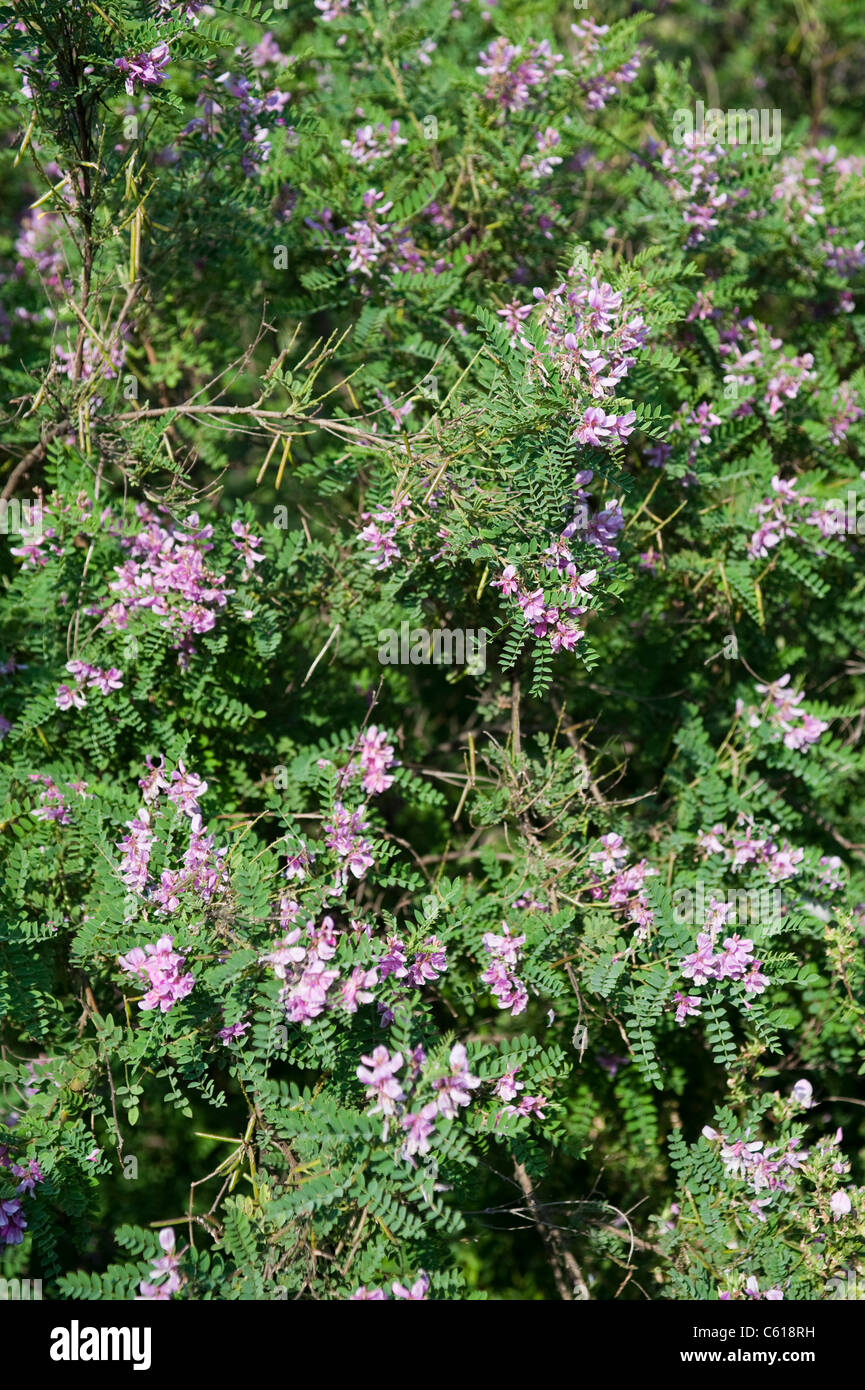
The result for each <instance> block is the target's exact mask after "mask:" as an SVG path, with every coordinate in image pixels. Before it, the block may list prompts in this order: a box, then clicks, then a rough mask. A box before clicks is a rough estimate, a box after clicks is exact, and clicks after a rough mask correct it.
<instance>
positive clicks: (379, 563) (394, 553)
mask: <svg viewBox="0 0 865 1390" xmlns="http://www.w3.org/2000/svg"><path fill="white" fill-rule="evenodd" d="M408 506H410V498H409V497H408V496H407V495H406V496H403V497H401V498H400V499H399V500H398V501H397V500H395V501H394V502H393V503H392V504H391V506H390V507H385V506H378V507H376V508H375V510H374V511H372V512H362V513H361V519H362V520H363V521H366V522H367V523H368V524H367V525H366V526H364V527H363V529H362V531H361V533H360V539H361V540H362V541H363V542H364V544H365V545H367V546H368V547H369V548H370V550H371V552H372V553H371V555H370V564H371V565H373V567H374V568H375V569H377V570H386V569H390V567H391V565H392V564H393V562H394V560H401V559H402V553H401V551H400V548H399V546H398V545H397V542H396V534H397V531H399V529H400V527H402V526H404V525H405V523H406V520H407V518H406V517H404V516H403V515H402V513H403V512H404V511H405V509H406V507H408Z"/></svg>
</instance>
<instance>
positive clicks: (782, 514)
mask: <svg viewBox="0 0 865 1390" xmlns="http://www.w3.org/2000/svg"><path fill="white" fill-rule="evenodd" d="M847 409H848V415H847V417H846V418H847V419H848V420H851V421H852V420H853V419H858V417H859V415H861V414H862V412H861V411H860V410H859V408H858V406H856V407H853V406H849V407H847ZM852 412H856V413H852ZM841 418H844V417H843V416H842V417H841ZM797 486H798V484H797V483H796V482H792V481H788V480H785V479H783V478H781V477H779V476H778V475H777V474H776V475H775V477H774V478H773V479H772V483H771V487H772V495H771V496H770V497H767V498H765V499H764V500H763V501H762V502H758V504H757V506H756V507H755V508H754V511H755V513H756V515H757V516H758V517H759V518H760V525H759V527H758V529H757V530H756V531H755V532H754V533H753V535H752V537H751V543H750V545H749V547H748V554H749V555H750V556H751V558H752V559H755V560H756V559H761V560H762V559H765V558H766V557H767V556H768V555H769V552H770V551H771V550H772V549H773V548H774V547H775V546H776V545H779V544H780V542H781V541H782V540H786V539H787V538H788V537H790V536H794V537H799V536H800V533H799V531H798V530H797V527H799V526H814V527H816V528H817V530H818V531H819V533H820V536H821V538H822V539H823V540H827V539H829V538H830V537H832V536H837V535H839V534H841V533H843V532H844V530H845V527H846V525H847V520H846V517H845V515H844V511H843V509H842V508H841V507H840V506H832V505H829V504H826V505H824V506H820V505H819V504H818V503H817V501H816V499H815V498H813V497H808V496H806V494H805V493H801V492H797V491H796V488H797ZM857 524H858V523H857Z"/></svg>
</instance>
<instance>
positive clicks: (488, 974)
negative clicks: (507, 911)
mask: <svg viewBox="0 0 865 1390" xmlns="http://www.w3.org/2000/svg"><path fill="white" fill-rule="evenodd" d="M525 940H526V935H525V932H523V933H522V935H521V936H515V935H514V934H513V933H512V932H511V929H510V927H509V926H508V924H507V922H502V934H501V936H496V934H495V933H494V932H486V933H485V934H484V938H483V943H484V950H485V951H486V953H487V955H488V956H489V957H490V964H489V965H488V966H487V968H486V970H485V971H484V972H483V974H482V975H481V980H482V982H483V983H484V984H485V985H488V986H489V989H490V993H491V994H492V996H493V998H494V999H495V1000H496V1001H497V1002H498V1006H499V1008H500V1009H508V1010H509V1011H510V1012H511V1013H512V1014H513V1015H514V1017H516V1015H517V1014H521V1013H522V1012H523V1010H524V1009H525V1007H526V1005H527V1003H528V1002H529V995H528V991H527V989H526V987H525V985H524V984H523V982H522V980H520V979H519V978H518V976H517V974H516V968H517V965H518V964H519V961H520V958H521V956H522V947H523V946H524V945H525Z"/></svg>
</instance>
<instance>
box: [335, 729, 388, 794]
mask: <svg viewBox="0 0 865 1390" xmlns="http://www.w3.org/2000/svg"><path fill="white" fill-rule="evenodd" d="M387 740H388V735H387V732H386V730H384V729H379V728H378V727H377V725H375V724H371V725H370V726H369V728H368V729H363V730H361V732H360V734H358V739H357V747H358V751H359V753H360V767H359V768H358V765H357V763H356V762H355V761H354V760H352V761H351V762H350V763H349V765H348V767H347V768H346V770H345V776H346V777H347V778H351V777H354V776H356V775H357V773H358V771H359V772H360V778H361V786H362V787H363V789H364V791H365V792H366V794H367V796H380V795H381V793H382V792H385V791H387V789H388V787H391V786H393V777H392V776H391V775H390V772H389V771H388V769H389V768H392V767H393V766H394V765H395V764H396V758H395V757H394V755H393V745H392V744H390V743H388V741H387Z"/></svg>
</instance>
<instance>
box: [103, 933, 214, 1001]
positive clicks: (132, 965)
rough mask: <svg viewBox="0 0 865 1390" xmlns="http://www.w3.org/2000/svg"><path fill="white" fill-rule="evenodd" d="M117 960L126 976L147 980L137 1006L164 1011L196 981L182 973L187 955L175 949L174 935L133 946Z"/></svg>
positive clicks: (179, 998)
mask: <svg viewBox="0 0 865 1390" xmlns="http://www.w3.org/2000/svg"><path fill="white" fill-rule="evenodd" d="M117 963H118V965H119V966H120V968H121V969H122V970H125V971H126V973H127V974H128V975H133V976H137V978H138V979H140V980H142V981H143V980H146V981H147V984H148V986H149V988H148V989H147V991H146V993H145V995H144V998H143V999H142V1000H141V1001H140V1003H139V1005H138V1007H139V1008H140V1009H142V1010H146V1009H156V1008H159V1009H160V1010H161V1011H162V1013H164V1014H166V1013H168V1010H169V1009H172V1008H173V1007H174V1005H175V1004H177V1003H179V1002H180V1000H181V999H185V998H186V996H187V995H188V994H189V993H190V992H191V990H192V987H193V985H194V984H195V977H194V975H191V974H189V973H187V974H183V973H182V971H183V967H184V965H185V964H186V957H185V956H181V955H180V954H178V952H177V951H175V950H174V937H173V936H161V937H160V938H159V940H158V941H157V942H156V943H155V944H154V943H152V942H148V944H147V945H146V946H145V947H144V949H143V950H142V948H141V947H140V946H133V948H132V950H131V951H129V952H128V953H127V954H126V955H125V956H118V958H117Z"/></svg>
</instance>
